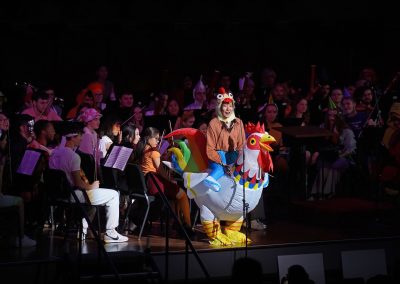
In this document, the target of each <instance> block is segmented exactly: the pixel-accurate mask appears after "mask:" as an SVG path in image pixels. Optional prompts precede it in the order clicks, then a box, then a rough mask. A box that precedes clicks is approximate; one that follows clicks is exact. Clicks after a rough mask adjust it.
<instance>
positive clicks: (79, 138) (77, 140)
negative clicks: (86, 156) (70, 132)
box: [71, 134, 82, 147]
mask: <svg viewBox="0 0 400 284" xmlns="http://www.w3.org/2000/svg"><path fill="white" fill-rule="evenodd" d="M71 140H72V142H73V144H74V146H75V147H78V146H79V144H81V141H82V134H78V135H76V136H74V137H72V138H71Z"/></svg>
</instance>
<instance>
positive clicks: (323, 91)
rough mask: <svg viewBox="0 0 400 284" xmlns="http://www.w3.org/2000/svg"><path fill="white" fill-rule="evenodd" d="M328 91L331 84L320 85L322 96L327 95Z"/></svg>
mask: <svg viewBox="0 0 400 284" xmlns="http://www.w3.org/2000/svg"><path fill="white" fill-rule="evenodd" d="M330 91H331V85H329V84H324V85H322V86H321V94H322V96H325V95H328V94H329V92H330Z"/></svg>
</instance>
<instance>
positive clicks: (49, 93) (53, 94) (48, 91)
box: [45, 89, 55, 105]
mask: <svg viewBox="0 0 400 284" xmlns="http://www.w3.org/2000/svg"><path fill="white" fill-rule="evenodd" d="M45 93H46V94H48V95H49V105H52V104H53V101H54V97H55V93H54V90H53V89H48V90H46V91H45Z"/></svg>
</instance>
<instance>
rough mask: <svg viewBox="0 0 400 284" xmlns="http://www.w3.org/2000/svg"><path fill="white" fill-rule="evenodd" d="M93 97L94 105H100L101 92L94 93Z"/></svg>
mask: <svg viewBox="0 0 400 284" xmlns="http://www.w3.org/2000/svg"><path fill="white" fill-rule="evenodd" d="M93 96H94V101H95V102H96V103H101V102H102V101H103V92H97V93H94V94H93Z"/></svg>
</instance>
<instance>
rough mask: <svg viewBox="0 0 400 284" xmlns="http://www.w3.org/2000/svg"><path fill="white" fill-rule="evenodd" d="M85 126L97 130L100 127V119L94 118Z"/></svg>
mask: <svg viewBox="0 0 400 284" xmlns="http://www.w3.org/2000/svg"><path fill="white" fill-rule="evenodd" d="M87 126H88V127H89V128H91V129H95V130H96V129H99V126H100V117H96V118H95V119H93V120H91V121H89V122H88V123H87Z"/></svg>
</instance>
